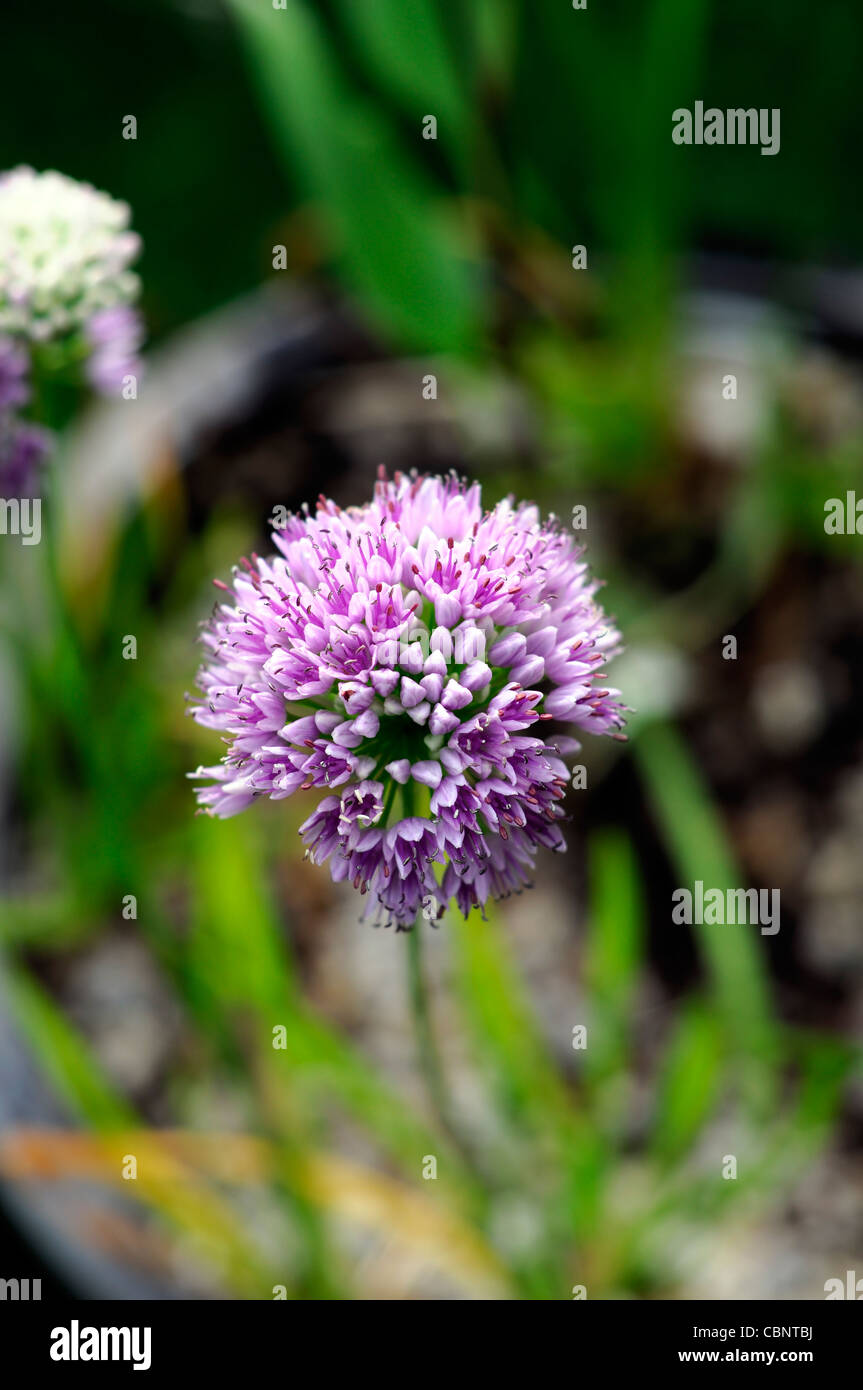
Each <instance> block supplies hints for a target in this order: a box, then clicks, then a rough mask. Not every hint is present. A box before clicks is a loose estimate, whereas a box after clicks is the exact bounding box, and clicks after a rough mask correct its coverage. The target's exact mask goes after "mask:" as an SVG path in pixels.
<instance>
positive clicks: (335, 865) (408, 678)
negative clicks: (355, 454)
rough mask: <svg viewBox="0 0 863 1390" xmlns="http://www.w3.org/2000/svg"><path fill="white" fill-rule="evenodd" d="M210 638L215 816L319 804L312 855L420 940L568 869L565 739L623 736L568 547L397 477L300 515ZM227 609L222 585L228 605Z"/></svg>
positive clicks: (450, 490)
mask: <svg viewBox="0 0 863 1390" xmlns="http://www.w3.org/2000/svg"><path fill="white" fill-rule="evenodd" d="M274 540H275V544H276V546H277V548H278V551H279V554H278V555H276V556H273V557H272V558H270V559H268V560H262V559H259V558H258V557H254V558H253V560H252V561H244V562H243V566H242V567H241V568H239V569H238V570H237V571H236V572H235V574H234V578H233V583H232V586H231V589H230V590H227V592H228V593H229V595H230V599H229V601H225V602H223V603H220V604H219V605H218V606H217V608H216V610H215V612H214V614H213V617H212V619H211V621H210V623H209V625H208V626H207V627H206V629H205V631H204V637H203V641H204V644H205V646H206V649H207V658H206V661H205V664H204V666H203V668H202V670H201V672H200V675H199V688H200V691H201V696H202V698H201V699H200V701H198V702H197V703H194V704H193V705H192V709H191V712H192V714H193V716H194V718H195V719H196V720H197V721H198V722H199V723H200V724H203V725H205V726H206V727H208V728H211V729H214V730H217V731H218V732H219V733H220V734H222V735H223V737H224V739H225V742H226V743H227V745H228V751H227V753H226V755H225V757H224V759H223V761H222V763H221V764H220V765H218V766H216V767H209V768H200V769H198V771H197V772H196V773H194V774H192V775H193V776H195V777H197V778H204V779H206V781H207V783H208V785H206V786H204V787H201V788H199V789H198V793H197V795H198V799H199V801H200V803H201V805H202V806H203V807H204V808H206V809H207V810H208V811H209V812H210V813H212V814H215V815H218V816H230V815H233V814H234V813H235V812H237V811H241V810H243V809H244V808H245V807H247V806H249V805H250V804H251V803H252V801H254V800H255V798H256V797H261V796H268V797H272V798H274V799H278V798H281V797H286V796H290V795H291V794H292V793H293V792H295V791H299V790H300V789H302V790H309V789H311V788H320V789H321V790H322V791H325V792H326V793H327V794H326V795H325V796H324V797H323V799H322V800H321V801H320V802H319V804H318V806H317V809H316V810H315V811H314V813H313V814H312V815H311V816H310V817H309V819H308V820H307V821H306V822H305V824H304V825H303V827H302V831H301V834H302V835H303V838H304V840H305V843H306V845H307V849H308V853H309V854H310V855H311V857H312V859H313V860H314V861H315V862H316V863H319V864H322V863H324V862H325V861H326V862H328V863H329V865H330V870H331V873H332V876H333V878H334V879H335V880H349V881H350V882H351V883H353V885H354V886H355V887H356V888H357V889H359V890H360V892H362V893H365V894H368V900H369V905H368V909H367V914H366V915H370V916H372V917H373V919H374V920H375V921H376V922H384V923H386V924H388V925H389V924H395V925H396V926H397V927H399V928H409V927H410V926H411V925H412V924H413V922H414V921H415V919H416V917H417V914H418V913H419V912H420V911H423V912H424V915H425V916H426V917H427V918H433V917H436V916H438V915H439V914H440V912H442V911H443V909H444V907H445V906H446V905H447V904H448V903H449V902H450V901H452V900H455V902H456V903H457V904H458V906H459V908H460V909H461V911H462V912H463V913H464V914H465V915H467V913H468V912H469V911H470V909H471V908H472V907H473V906H476V905H482V904H483V903H485V901H486V900H487V899H488V898H489V897H501V896H505V895H506V894H508V893H511V892H513V891H515V890H518V889H520V888H522V887H524V886H525V885H526V884H527V883H529V881H530V877H531V875H532V872H533V869H534V863H535V857H536V851H537V849H538V848H539V847H540V846H545V847H547V848H550V849H556V850H561V849H564V848H565V845H564V840H563V836H562V834H561V831H560V826H559V824H558V822H559V820H560V818H561V816H562V814H563V812H562V808H561V800H562V798H563V794H564V789H565V786H566V783H567V769H566V765H565V763H564V761H563V758H564V757H565V756H567V755H568V754H570V753H572V752H575V751H576V750H577V749H578V747H579V745H578V743H577V742H575V740H574V739H573V738H572V737H570V736H565V735H564V734H562V733H561V734H554V735H552V736H548V737H543V734H544V733H547V732H548V724H549V722H550V721H558V722H562V723H565V724H569V725H572V726H574V728H575V729H576V730H588V731H589V732H591V733H596V734H610V735H611V736H612V737H622V735H621V734H620V733H619V730H620V729H621V727H622V725H623V712H624V706H623V705H622V704H621V702H620V698H619V692H618V691H616V690H613V689H609V688H608V687H607V686H605V685H604V684H603V681H604V679H605V676H604V672H603V671H602V670H601V669H600V668H601V667H602V666H604V664H605V662H606V661H607V660H608V659H609V658H610V657H612V656H613V655H614V654H615V652H616V651H617V650H618V646H619V637H618V633H617V632H616V630H615V629H614V627H613V625H612V624H610V623H609V621H608V620H607V618H606V617H605V615H604V614H603V611H602V609H601V607H600V606H599V604H598V603H597V601H596V589H597V584H596V582H594V581H592V580H591V579H590V578H589V576H588V573H587V566H586V563H585V562H584V560H583V559H582V558H581V555H580V552H579V550H578V549H577V547H576V545H575V543H574V540H573V537H572V535H571V534H569V533H567V532H566V531H565V530H563V529H562V528H561V527H559V526H558V524H557V523H556V522H555V520H554V519H553V518H551V519H550V520H549V521H547V522H543V521H542V520H541V519H540V516H539V513H538V510H537V508H536V507H535V506H533V505H530V504H520V505H515V504H514V503H513V501H512V499H507V500H505V501H503V502H500V503H498V505H497V506H496V507H494V508H492V509H491V510H490V511H484V510H483V508H482V504H481V500H480V489H479V487H478V486H477V485H475V484H474V485H471V486H469V485H468V484H467V483H465V482H464V481H462V480H460V479H458V478H456V477H455V476H452V477H449V478H446V479H441V478H433V477H416V476H405V475H402V474H396V476H395V478H394V479H393V480H387V479H386V478H384V477H382V478H381V480H380V481H379V482H378V484H377V485H376V487H375V493H374V497H373V499H372V501H371V502H370V503H368V504H367V505H365V506H362V507H349V508H345V509H342V508H339V507H337V506H336V505H335V504H334V503H333V502H330V501H327V500H326V499H324V498H322V499H321V500H320V501H319V503H318V506H317V509H316V511H315V514H314V515H311V514H310V513H309V512H308V510H307V509H306V510H304V512H303V514H302V515H297V516H289V517H288V518H287V521H286V524H285V525H284V527H283V528H281V529H279V530H277V531H276V532H275V534H274ZM222 587H223V588H225V586H222Z"/></svg>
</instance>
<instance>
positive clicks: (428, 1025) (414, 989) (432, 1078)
mask: <svg viewBox="0 0 863 1390" xmlns="http://www.w3.org/2000/svg"><path fill="white" fill-rule="evenodd" d="M424 925H425V923H424V920H423V917H422V915H421V914H420V916H419V917H418V918H417V920H416V922H415V923H414V925H413V928H412V929H411V931H409V932H408V933H407V938H408V941H407V953H408V954H407V964H408V987H409V994H410V1002H411V1014H412V1017H413V1024H414V1036H415V1038H416V1044H417V1057H418V1060H419V1066H420V1071H421V1073H422V1077H423V1080H424V1082H425V1085H426V1089H427V1091H428V1093H429V1099H430V1100H431V1102H432V1105H433V1106H434V1109H435V1113H436V1115H437V1118H438V1120H439V1122H440V1125H441V1128H442V1129H443V1130H444V1132H445V1133H446V1134H448V1135H449V1136H450V1138H451V1139H453V1140H454V1141H455V1142H456V1143H457V1144H458V1145H459V1147H462V1146H461V1142H460V1140H459V1138H458V1136H457V1135H456V1133H455V1130H454V1127H453V1123H452V1119H451V1107H450V1100H449V1095H448V1092H447V1086H446V1081H445V1079H444V1071H443V1066H442V1064H441V1059H440V1053H439V1052H438V1048H437V1044H436V1042H435V1037H434V1029H433V1027H432V1017H431V1007H430V1003H429V992H428V986H427V983H426V978H425V972H424V970H423V960H422V946H423V934H422V933H423V926H424Z"/></svg>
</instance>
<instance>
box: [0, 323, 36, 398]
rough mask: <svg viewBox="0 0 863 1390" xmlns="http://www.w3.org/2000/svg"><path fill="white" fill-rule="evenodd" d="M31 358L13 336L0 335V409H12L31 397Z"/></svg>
mask: <svg viewBox="0 0 863 1390" xmlns="http://www.w3.org/2000/svg"><path fill="white" fill-rule="evenodd" d="M29 369H30V360H29V358H28V356H27V353H26V352H25V351H24V350H23V348H22V347H21V346H20V345H19V344H18V343H16V342H15V341H14V339H12V338H4V337H0V411H4V410H12V409H14V408H15V407H16V406H19V405H24V404H26V402H27V401H28V400H29V399H30V388H29V386H28V385H27V374H28V372H29Z"/></svg>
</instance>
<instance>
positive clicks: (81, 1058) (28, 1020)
mask: <svg viewBox="0 0 863 1390" xmlns="http://www.w3.org/2000/svg"><path fill="white" fill-rule="evenodd" d="M6 979H7V981H8V983H9V988H10V993H11V996H12V1006H13V1009H14V1011H15V1013H16V1015H17V1018H18V1020H19V1023H20V1026H21V1028H22V1030H23V1032H24V1033H25V1035H26V1037H27V1040H28V1042H29V1043H30V1045H31V1047H32V1048H33V1049H34V1051H35V1052H36V1055H37V1057H38V1059H39V1062H40V1063H41V1065H42V1066H43V1067H44V1069H45V1071H46V1072H47V1073H48V1075H49V1076H50V1077H51V1079H52V1081H53V1082H54V1085H55V1086H56V1087H57V1090H58V1091H59V1092H60V1094H61V1095H62V1096H63V1097H64V1099H65V1100H66V1102H67V1103H68V1104H69V1106H70V1107H71V1109H72V1110H73V1112H74V1114H75V1115H76V1116H77V1117H78V1118H80V1119H81V1120H84V1121H85V1122H86V1123H87V1124H88V1125H89V1126H90V1128H91V1129H96V1130H100V1131H111V1130H117V1129H129V1128H132V1127H133V1126H134V1125H135V1124H136V1123H137V1117H136V1115H135V1112H134V1110H133V1109H132V1107H131V1106H130V1105H128V1104H127V1102H126V1101H125V1100H123V1098H122V1097H121V1096H120V1095H118V1093H117V1092H116V1091H115V1089H114V1087H113V1086H112V1085H111V1083H110V1082H109V1081H108V1079H107V1078H106V1077H105V1075H104V1074H103V1072H102V1070H101V1068H100V1066H99V1065H98V1063H97V1062H96V1059H95V1058H94V1057H93V1056H92V1054H91V1052H90V1049H89V1048H88V1046H87V1044H86V1043H85V1042H84V1041H83V1039H82V1038H81V1037H80V1035H79V1034H78V1033H77V1032H76V1031H75V1029H74V1028H72V1026H71V1025H70V1024H69V1023H68V1022H67V1020H66V1019H65V1018H64V1016H63V1014H62V1013H61V1012H60V1010H59V1009H58V1008H57V1006H56V1004H55V1003H54V1001H53V1000H52V999H51V998H50V996H49V995H48V994H46V993H45V991H44V990H43V989H42V987H41V985H39V984H37V982H36V981H35V980H34V978H33V977H32V975H31V974H30V973H29V972H28V971H26V970H24V969H23V968H21V967H11V968H9V969H8V970H7V972H6Z"/></svg>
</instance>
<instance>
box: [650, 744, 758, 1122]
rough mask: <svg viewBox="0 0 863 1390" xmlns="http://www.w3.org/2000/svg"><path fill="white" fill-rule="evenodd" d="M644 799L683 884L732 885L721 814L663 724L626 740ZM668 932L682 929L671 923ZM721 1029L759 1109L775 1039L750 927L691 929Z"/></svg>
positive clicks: (734, 881)
mask: <svg viewBox="0 0 863 1390" xmlns="http://www.w3.org/2000/svg"><path fill="white" fill-rule="evenodd" d="M633 750H634V753H635V756H636V758H637V760H638V762H639V764H640V767H641V772H642V775H643V777H644V779H645V782H646V785H647V790H648V794H649V797H650V800H651V801H652V803H653V807H654V810H655V812H656V816H657V820H658V822H659V826H660V829H661V831H662V832H663V834H664V836H665V840H666V843H667V845H668V851H669V854H670V856H671V859H672V861H673V863H674V865H675V866H676V869H677V872H678V874H679V875H680V877H681V883H682V885H683V886H688V887H689V888H690V889H691V887H692V885H693V884H694V883H695V882H696V881H697V880H698V879H700V880H701V881H702V882H703V883H704V884H705V885H707V886H708V887H710V888H718V889H720V890H723V891H724V890H726V889H728V888H736V887H739V886H740V884H739V882H738V875H737V872H736V868H735V864H734V859H733V856H732V854H731V850H730V848H729V846H728V843H727V841H726V837H725V832H724V829H723V826H722V822H721V820H720V817H719V815H718V813H717V811H716V809H715V807H714V806H713V804H712V802H711V800H710V794H709V791H708V789H707V787H706V786H705V784H704V780H703V778H702V777H701V774H700V773H699V771H698V769H697V767H696V766H695V763H694V762H693V760H692V758H691V756H690V754H689V750H688V749H687V747H686V744H685V743H684V742H683V740H682V739H681V737H680V735H679V734H678V733H677V731H676V730H675V729H674V728H673V727H672V726H671V725H668V724H660V723H655V724H651V725H650V726H649V727H647V728H644V729H642V730H641V731H640V732H639V734H638V736H637V737H636V739H635V740H634V743H633ZM671 910H672V908H671V903H670V902H669V905H668V931H681V930H683V928H681V927H680V926H675V925H673V924H672V921H671ZM692 931H693V932H694V933H695V935H696V938H697V941H698V946H699V949H700V951H701V953H702V955H703V958H704V961H705V964H706V966H707V969H708V971H709V974H710V977H711V981H712V984H713V989H714V992H715V997H716V1004H717V1008H718V1010H719V1013H720V1017H721V1019H722V1024H723V1032H724V1041H725V1048H726V1051H727V1053H728V1054H729V1055H730V1056H731V1057H733V1058H734V1059H735V1061H736V1064H737V1067H738V1070H739V1072H740V1075H741V1078H742V1081H743V1085H744V1088H745V1090H746V1093H747V1096H748V1098H749V1100H750V1101H751V1102H752V1103H753V1104H754V1105H756V1106H757V1107H759V1108H762V1109H763V1108H764V1107H765V1106H769V1105H770V1104H772V1101H773V1099H774V1098H775V1081H776V1078H775V1063H776V1061H777V1058H778V1042H777V1038H776V1034H775V1029H774V1025H773V1020H772V1016H771V1011H770V999H769V994H768V988H767V980H766V975H765V970H764V963H763V959H762V955H761V950H760V948H759V944H758V943H759V941H760V937H758V936H757V935H755V934H754V933H756V932H757V928H753V927H747V926H744V925H739V926H720V927H717V926H708V925H706V924H702V925H694V926H693V927H692Z"/></svg>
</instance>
